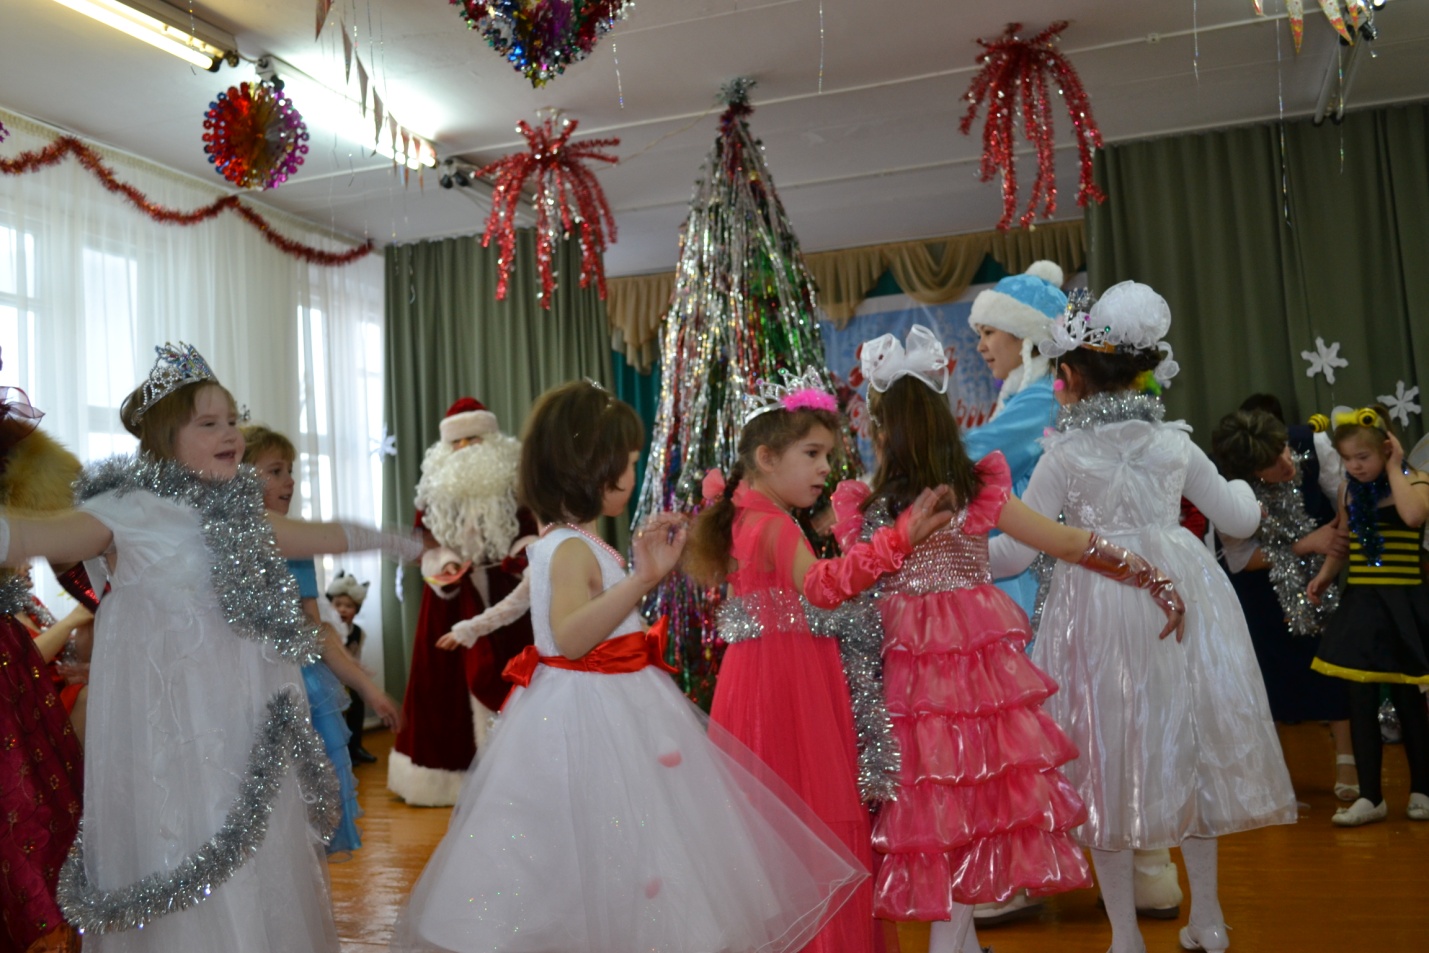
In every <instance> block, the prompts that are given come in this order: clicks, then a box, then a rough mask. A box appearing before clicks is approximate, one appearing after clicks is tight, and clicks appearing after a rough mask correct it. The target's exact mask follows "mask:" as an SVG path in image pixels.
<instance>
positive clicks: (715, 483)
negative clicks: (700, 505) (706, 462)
mask: <svg viewBox="0 0 1429 953" xmlns="http://www.w3.org/2000/svg"><path fill="white" fill-rule="evenodd" d="M724 485H725V484H724V474H723V473H720V472H719V468H718V467H710V468H709V469H708V470H707V471H705V478H704V480H702V481H701V482H700V493H701V494H703V496H704V499H705V502H706V503H714V502H715V501H717V500H722V499H724Z"/></svg>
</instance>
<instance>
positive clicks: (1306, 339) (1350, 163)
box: [1087, 104, 1429, 448]
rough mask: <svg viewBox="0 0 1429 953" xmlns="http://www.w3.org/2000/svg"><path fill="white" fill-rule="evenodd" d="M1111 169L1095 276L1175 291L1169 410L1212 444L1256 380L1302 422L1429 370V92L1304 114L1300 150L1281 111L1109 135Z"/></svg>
mask: <svg viewBox="0 0 1429 953" xmlns="http://www.w3.org/2000/svg"><path fill="white" fill-rule="evenodd" d="M1282 155H1283V159H1282ZM1342 157H1343V158H1342ZM1096 175H1097V181H1098V182H1099V184H1100V185H1101V186H1102V188H1103V189H1104V190H1105V191H1106V192H1107V195H1108V196H1109V198H1108V201H1107V202H1106V203H1105V204H1104V205H1101V206H1098V207H1093V208H1092V209H1091V210H1090V211H1089V213H1088V225H1087V228H1088V234H1089V240H1090V246H1091V265H1090V275H1089V277H1090V279H1091V285H1092V287H1093V289H1095V290H1097V291H1101V290H1104V289H1105V288H1106V287H1108V286H1109V285H1111V284H1114V283H1115V282H1118V281H1122V280H1125V279H1136V280H1138V281H1144V282H1146V283H1148V284H1150V285H1152V286H1153V287H1154V288H1156V289H1157V290H1158V291H1160V292H1161V293H1162V294H1163V295H1164V296H1165V297H1166V300H1167V301H1168V302H1169V303H1170V305H1171V313H1172V329H1171V334H1170V338H1169V340H1170V342H1171V343H1172V344H1173V345H1174V347H1175V351H1176V359H1177V360H1178V361H1179V362H1180V365H1181V375H1180V376H1179V377H1178V378H1176V380H1175V382H1174V384H1173V386H1172V387H1171V389H1170V390H1169V391H1168V392H1167V395H1166V400H1167V405H1168V410H1169V414H1170V416H1174V417H1184V418H1185V419H1186V420H1187V421H1188V422H1189V423H1191V424H1192V425H1193V426H1194V427H1195V428H1196V432H1197V434H1198V438H1199V439H1200V441H1201V443H1202V445H1203V446H1204V445H1207V444H1208V442H1209V434H1210V430H1211V428H1212V427H1213V426H1214V425H1215V423H1216V421H1218V420H1219V419H1220V418H1221V417H1222V416H1223V415H1225V414H1226V413H1229V412H1230V411H1232V410H1234V409H1235V408H1236V407H1237V406H1238V405H1239V403H1240V401H1241V399H1242V398H1244V397H1245V396H1246V395H1248V394H1250V393H1253V392H1257V391H1269V392H1272V393H1275V394H1277V395H1278V396H1279V397H1280V398H1281V400H1282V401H1283V402H1284V404H1285V408H1286V413H1287V415H1288V416H1289V417H1290V419H1291V421H1292V422H1294V421H1296V420H1304V419H1305V418H1307V417H1308V416H1309V415H1310V414H1311V413H1314V412H1316V411H1321V412H1328V411H1329V410H1330V409H1331V408H1332V407H1333V406H1335V405H1337V404H1346V405H1352V406H1361V405H1363V404H1366V403H1369V402H1372V401H1373V400H1375V398H1376V397H1377V396H1378V395H1382V394H1394V393H1395V391H1396V384H1397V383H1398V382H1399V381H1403V382H1404V383H1405V386H1406V387H1413V386H1416V385H1418V386H1421V387H1422V386H1423V385H1424V384H1425V383H1429V320H1426V319H1425V315H1429V106H1425V105H1423V104H1418V105H1413V106H1400V107H1393V108H1387V109H1375V110H1367V111H1365V112H1360V113H1351V114H1349V115H1347V116H1346V117H1345V120H1344V123H1343V125H1340V126H1335V125H1333V124H1326V125H1324V126H1321V127H1320V128H1316V127H1315V126H1314V125H1313V124H1311V123H1310V122H1309V121H1308V120H1307V121H1302V122H1294V123H1287V124H1285V127H1284V146H1283V154H1282V145H1281V128H1280V126H1279V125H1277V124H1268V125H1261V126H1253V127H1246V128H1240V129H1231V130H1226V131H1222V132H1214V133H1205V134H1198V135H1189V136H1178V137H1175V138H1168V139H1158V140H1154V141H1148V142H1137V143H1126V144H1120V145H1113V146H1108V147H1107V148H1106V149H1105V150H1103V151H1102V152H1099V153H1098V155H1097V160H1096ZM1317 336H1318V337H1320V338H1322V339H1323V340H1324V341H1325V343H1326V344H1327V345H1333V344H1335V343H1336V342H1338V343H1339V345H1340V348H1339V354H1340V356H1341V357H1343V358H1344V359H1346V360H1348V361H1349V365H1348V366H1346V367H1342V368H1337V369H1336V370H1335V383H1334V384H1331V383H1329V382H1328V381H1327V380H1326V379H1325V377H1324V376H1323V375H1318V376H1316V377H1313V378H1311V377H1309V376H1307V374H1306V370H1307V369H1308V367H1309V364H1308V362H1307V361H1306V360H1305V359H1304V358H1303V357H1302V356H1301V352H1302V351H1312V352H1313V351H1314V350H1315V338H1316V337H1317ZM1419 403H1420V404H1421V405H1422V404H1423V403H1424V401H1423V394H1422V393H1421V396H1420V400H1419ZM1406 430H1407V434H1406V436H1407V439H1406V440H1405V446H1406V448H1407V447H1409V446H1412V443H1413V441H1414V440H1416V439H1418V437H1419V436H1420V435H1421V434H1422V432H1423V418H1422V417H1421V416H1420V415H1418V414H1412V415H1411V416H1410V418H1409V426H1408V427H1407V428H1406Z"/></svg>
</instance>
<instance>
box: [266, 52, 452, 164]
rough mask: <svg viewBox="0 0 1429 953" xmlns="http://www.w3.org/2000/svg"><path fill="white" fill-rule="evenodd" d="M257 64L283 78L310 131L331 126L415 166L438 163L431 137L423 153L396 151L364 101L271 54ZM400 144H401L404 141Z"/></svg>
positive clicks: (345, 137)
mask: <svg viewBox="0 0 1429 953" xmlns="http://www.w3.org/2000/svg"><path fill="white" fill-rule="evenodd" d="M256 67H257V70H258V75H259V76H261V77H263V78H264V79H268V80H281V81H282V83H283V90H284V92H286V93H287V94H288V98H289V99H291V100H292V101H293V106H294V107H295V108H296V109H297V110H298V112H299V114H301V115H302V117H303V121H304V122H305V123H307V124H308V127H309V130H310V132H311V130H312V129H314V128H319V129H324V130H327V131H328V132H331V133H334V134H335V135H337V136H338V137H340V138H341V139H343V140H345V141H347V142H352V143H355V144H357V145H361V146H364V147H366V148H368V149H372V150H373V151H375V152H377V153H378V154H379V155H382V156H385V157H387V158H388V159H392V160H394V161H396V162H403V161H405V162H406V164H407V165H408V166H409V167H411V168H413V169H416V168H420V167H421V166H426V167H427V168H432V167H433V166H435V165H436V164H437V156H436V153H435V152H434V151H433V149H434V144H433V143H432V141H431V140H430V139H428V138H427V137H425V136H422V137H421V138H422V141H423V142H422V145H421V146H419V147H418V148H419V149H420V150H421V153H420V155H408V156H399V155H396V154H395V153H394V152H393V149H392V136H391V134H390V132H389V131H388V127H387V125H386V123H385V121H384V123H383V126H382V134H381V135H380V136H379V135H377V130H376V128H375V124H374V123H373V120H372V113H371V112H370V111H368V112H366V113H364V112H363V109H362V103H360V102H358V101H357V100H355V99H352V98H350V97H349V96H348V95H347V94H346V93H343V92H339V91H338V90H336V89H333V88H332V87H331V86H328V85H327V84H325V83H322V82H319V81H318V80H316V79H313V78H312V77H311V76H309V75H308V74H307V73H304V72H303V71H302V70H300V69H298V68H297V67H296V66H294V65H292V64H291V63H288V62H285V61H284V60H280V59H279V58H278V57H276V56H272V55H269V56H264V57H261V58H260V59H259V60H258V62H257V64H256ZM409 131H410V130H409ZM397 147H398V148H399V149H400V148H401V143H400V141H399V142H398V146H397Z"/></svg>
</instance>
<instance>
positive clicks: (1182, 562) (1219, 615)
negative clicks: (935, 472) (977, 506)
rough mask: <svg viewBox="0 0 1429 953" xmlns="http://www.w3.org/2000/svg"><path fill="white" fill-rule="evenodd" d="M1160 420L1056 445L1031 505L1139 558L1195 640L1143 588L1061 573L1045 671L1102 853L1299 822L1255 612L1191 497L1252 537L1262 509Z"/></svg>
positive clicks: (1015, 549)
mask: <svg viewBox="0 0 1429 953" xmlns="http://www.w3.org/2000/svg"><path fill="white" fill-rule="evenodd" d="M1093 400H1096V398H1093ZM1120 400H1121V401H1123V402H1128V401H1129V402H1131V403H1133V404H1140V402H1142V401H1146V402H1149V401H1153V400H1154V399H1153V398H1149V397H1147V398H1137V397H1130V398H1126V397H1123V398H1120ZM1083 403H1086V402H1085V401H1084V402H1083ZM1076 406H1079V407H1080V405H1076ZM1094 406H1095V405H1093V407H1088V408H1083V409H1082V411H1081V413H1083V414H1089V415H1094V414H1096V411H1095V409H1094ZM1151 406H1152V405H1151V404H1146V405H1145V406H1144V407H1143V410H1146V409H1147V408H1149V407H1151ZM1069 410H1070V408H1069ZM1159 412H1160V404H1159V401H1157V402H1155V404H1154V412H1153V411H1148V412H1147V414H1146V415H1147V416H1149V417H1151V418H1152V419H1122V420H1116V419H1114V418H1113V420H1112V422H1107V423H1093V424H1091V425H1089V426H1083V427H1075V428H1072V429H1066V430H1064V431H1063V432H1061V433H1055V434H1052V435H1049V436H1048V437H1046V438H1045V442H1044V453H1043V455H1042V459H1041V460H1040V461H1039V462H1038V464H1037V469H1036V470H1034V471H1033V474H1032V480H1031V482H1030V483H1029V485H1028V487H1027V491H1026V493H1025V494H1024V495H1023V498H1022V499H1023V502H1025V503H1026V504H1027V505H1028V506H1030V507H1032V509H1034V510H1037V511H1038V512H1040V513H1042V514H1044V515H1046V516H1049V517H1051V518H1053V519H1056V518H1057V516H1058V514H1063V515H1064V516H1065V520H1066V523H1067V525H1069V526H1076V527H1081V528H1083V529H1089V530H1092V531H1093V532H1095V533H1097V534H1098V535H1100V536H1102V537H1103V538H1104V539H1106V540H1108V541H1110V542H1112V543H1115V544H1116V545H1118V546H1123V547H1125V548H1126V549H1129V550H1131V551H1132V552H1135V553H1139V554H1140V555H1142V556H1143V557H1145V558H1146V559H1147V560H1148V561H1150V562H1151V563H1152V564H1154V565H1155V566H1157V567H1159V568H1160V569H1161V570H1163V571H1164V572H1165V573H1166V574H1167V575H1169V576H1170V577H1171V579H1172V580H1174V582H1175V583H1176V589H1177V591H1178V592H1180V594H1181V598H1182V599H1183V600H1184V601H1185V603H1186V633H1185V638H1184V641H1182V642H1177V641H1176V639H1175V638H1174V637H1168V638H1166V639H1158V638H1157V633H1158V632H1160V631H1161V629H1162V627H1163V626H1164V625H1165V617H1164V616H1163V615H1162V613H1161V611H1160V610H1159V609H1158V608H1157V606H1156V604H1155V603H1154V602H1153V601H1152V600H1151V599H1150V598H1149V597H1148V596H1147V594H1146V593H1145V592H1143V591H1142V590H1140V589H1136V588H1133V587H1131V586H1127V585H1123V584H1121V583H1118V582H1115V581H1114V580H1111V579H1108V578H1106V577H1104V576H1100V575H1097V574H1096V573H1093V572H1091V571H1089V570H1087V569H1083V568H1082V567H1080V566H1076V565H1073V564H1071V563H1066V562H1059V563H1057V568H1056V570H1055V572H1054V574H1053V576H1052V582H1051V587H1050V589H1049V591H1048V594H1047V601H1046V604H1045V606H1044V608H1043V610H1042V623H1041V626H1040V628H1039V629H1038V631H1037V640H1036V642H1034V643H1033V646H1032V662H1033V664H1035V665H1036V666H1037V667H1038V668H1040V669H1042V670H1043V671H1044V672H1046V673H1047V675H1048V676H1050V677H1051V678H1052V679H1054V680H1055V681H1056V683H1057V684H1058V685H1059V686H1061V689H1060V691H1058V692H1057V693H1056V694H1054V695H1052V696H1051V697H1050V698H1048V699H1047V700H1046V701H1045V702H1044V703H1043V708H1044V710H1045V711H1046V712H1047V714H1049V715H1051V716H1052V718H1053V720H1054V721H1056V722H1057V724H1058V725H1059V726H1060V727H1061V728H1062V730H1063V731H1064V732H1066V734H1067V736H1068V737H1069V738H1070V739H1071V741H1072V743H1073V744H1074V745H1076V746H1077V749H1078V751H1079V752H1080V756H1079V757H1078V758H1077V759H1076V760H1074V761H1071V762H1069V763H1067V764H1064V765H1062V772H1063V773H1064V774H1065V775H1066V777H1067V780H1069V781H1070V782H1071V783H1072V785H1073V786H1074V787H1075V788H1076V789H1077V793H1078V794H1079V795H1081V798H1082V800H1083V801H1084V802H1085V803H1086V806H1087V821H1086V823H1085V824H1083V825H1082V826H1081V827H1080V828H1078V829H1077V830H1076V831H1075V832H1074V836H1075V837H1076V838H1077V839H1078V840H1079V841H1080V842H1081V843H1082V844H1084V845H1085V846H1088V847H1096V848H1100V849H1103V850H1121V849H1125V848H1138V849H1149V848H1158V847H1170V846H1174V845H1176V844H1179V843H1180V842H1181V841H1182V840H1184V839H1185V838H1187V837H1216V836H1219V835H1221V834H1229V833H1231V832H1234V831H1239V830H1247V829H1250V828H1255V827H1262V826H1265V825H1269V824H1290V823H1294V821H1295V817H1296V808H1295V793H1294V791H1293V789H1292V788H1291V785H1290V776H1289V773H1288V772H1287V771H1286V768H1285V760H1284V756H1283V755H1282V753H1281V750H1280V743H1279V740H1278V739H1277V736H1276V733H1275V725H1274V723H1273V722H1272V721H1271V718H1270V706H1269V704H1268V702H1267V701H1266V694H1265V684H1264V682H1263V681H1262V680H1261V675H1260V668H1259V666H1258V665H1257V664H1256V660H1255V651H1254V648H1253V647H1252V645H1251V641H1250V632H1249V631H1248V629H1247V628H1246V623H1245V617H1244V615H1243V614H1242V613H1241V609H1240V603H1239V602H1238V601H1237V599H1236V595H1235V591H1234V590H1233V589H1232V588H1231V585H1230V581H1229V580H1228V579H1227V578H1226V574H1225V572H1224V571H1223V570H1222V569H1221V568H1220V566H1219V565H1217V563H1216V561H1215V558H1214V556H1213V555H1212V553H1211V551H1210V549H1209V548H1207V546H1206V545H1205V544H1204V543H1203V542H1202V541H1201V540H1200V539H1197V538H1196V536H1195V535H1194V534H1192V533H1191V532H1190V531H1188V530H1186V529H1185V528H1183V527H1182V526H1181V525H1180V523H1179V517H1180V513H1181V497H1182V496H1185V497H1186V498H1187V499H1189V500H1190V501H1191V502H1192V503H1194V504H1195V505H1196V506H1197V507H1198V508H1199V509H1200V510H1201V512H1202V513H1204V514H1205V515H1206V516H1207V517H1208V518H1209V519H1210V521H1211V522H1212V523H1213V524H1214V525H1216V526H1218V527H1227V528H1228V531H1229V532H1233V533H1236V534H1237V535H1244V536H1249V535H1250V534H1251V533H1253V532H1254V531H1255V528H1256V525H1257V524H1258V523H1259V519H1260V506H1259V504H1258V503H1257V502H1256V499H1255V495H1254V493H1253V492H1252V491H1251V489H1250V487H1249V486H1248V485H1246V484H1245V483H1244V482H1242V481H1234V482H1230V483H1228V482H1227V481H1225V480H1224V479H1222V478H1221V477H1220V475H1219V474H1218V473H1217V472H1216V469H1215V466H1214V465H1213V464H1212V463H1211V462H1210V460H1209V459H1208V458H1207V457H1206V455H1205V454H1204V453H1203V452H1201V450H1200V449H1199V448H1197V447H1196V446H1195V444H1193V443H1192V442H1191V440H1190V438H1189V436H1188V431H1189V428H1188V427H1186V426H1185V425H1184V424H1182V423H1179V422H1177V423H1165V422H1161V421H1160V420H1159ZM1065 416H1066V415H1065V414H1064V419H1065ZM1093 419H1096V418H1095V417H1093ZM990 549H991V551H992V558H993V573H994V575H1001V574H1003V573H1005V572H1008V571H1009V570H1012V571H1015V570H1017V569H1018V568H1019V566H1025V565H1026V563H1027V562H1030V561H1031V558H1032V555H1033V553H1032V551H1031V550H1029V549H1027V547H1024V546H1022V545H1021V544H1019V543H1016V542H1015V541H1013V540H1012V539H1011V538H1010V537H1007V536H1000V537H998V538H997V539H995V540H993V541H992V543H991V545H990Z"/></svg>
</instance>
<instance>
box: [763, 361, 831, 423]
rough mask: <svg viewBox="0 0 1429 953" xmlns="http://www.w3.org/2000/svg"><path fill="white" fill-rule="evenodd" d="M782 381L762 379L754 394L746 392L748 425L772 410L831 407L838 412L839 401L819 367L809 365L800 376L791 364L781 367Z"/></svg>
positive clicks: (829, 408)
mask: <svg viewBox="0 0 1429 953" xmlns="http://www.w3.org/2000/svg"><path fill="white" fill-rule="evenodd" d="M779 376H780V377H782V378H783V379H784V382H783V383H782V384H781V383H779V382H778V381H769V380H762V381H760V382H759V383H758V385H757V387H756V388H755V391H754V393H752V394H745V395H744V399H743V404H744V413H743V420H742V422H743V423H744V424H748V423H749V422H750V421H751V420H753V419H754V418H755V417H758V416H759V415H760V414H763V413H767V412H769V411H771V410H827V411H830V412H833V413H837V412H838V409H839V403H838V401H837V400H835V399H834V395H833V394H830V393H829V391H828V388H827V386H826V385H825V384H824V378H823V375H822V374H820V373H819V369H818V368H817V367H806V368H805V369H804V371H803V373H801V374H798V375H797V376H796V375H794V374H792V373H790V371H789V369H788V368H787V367H781V368H779Z"/></svg>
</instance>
